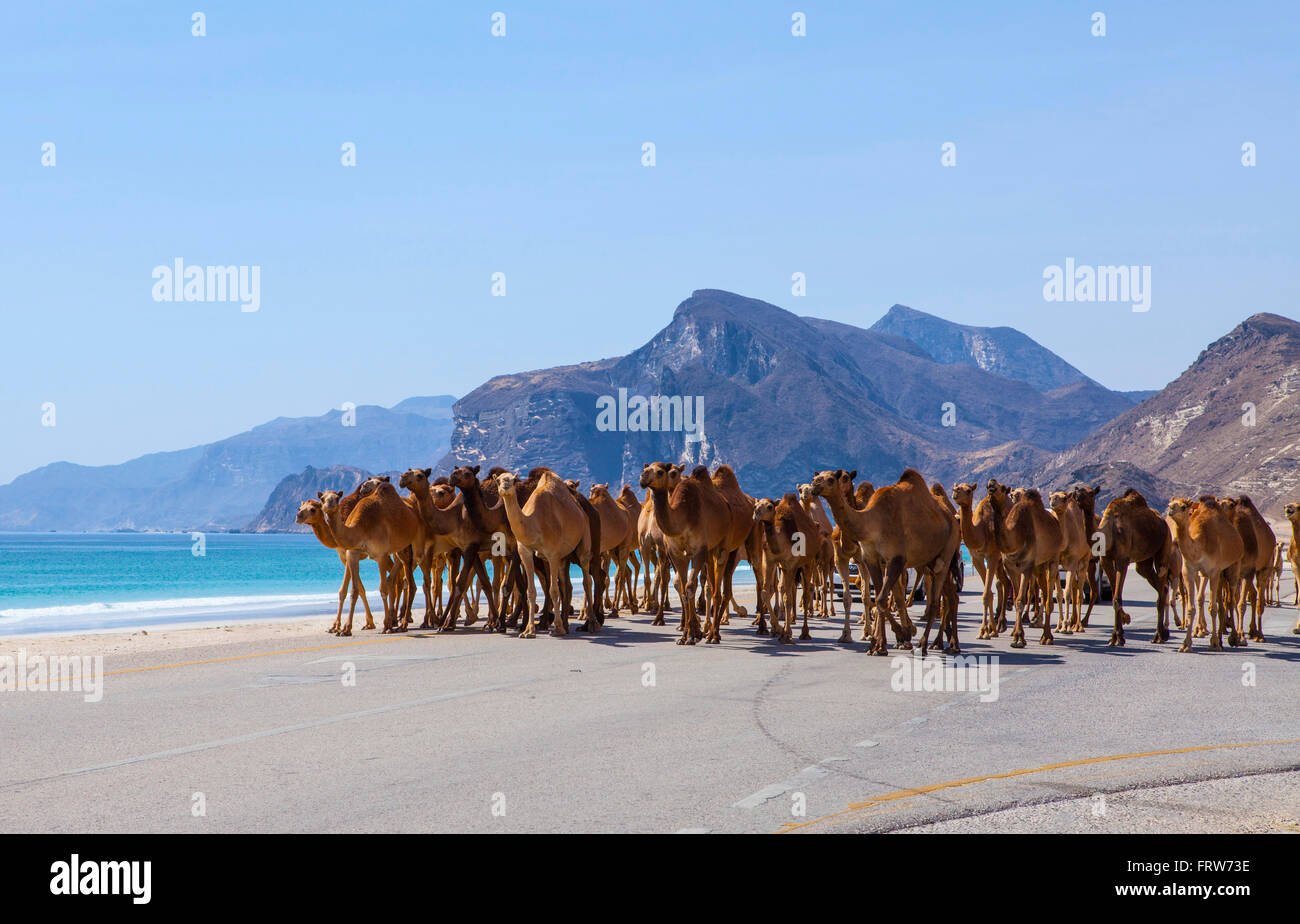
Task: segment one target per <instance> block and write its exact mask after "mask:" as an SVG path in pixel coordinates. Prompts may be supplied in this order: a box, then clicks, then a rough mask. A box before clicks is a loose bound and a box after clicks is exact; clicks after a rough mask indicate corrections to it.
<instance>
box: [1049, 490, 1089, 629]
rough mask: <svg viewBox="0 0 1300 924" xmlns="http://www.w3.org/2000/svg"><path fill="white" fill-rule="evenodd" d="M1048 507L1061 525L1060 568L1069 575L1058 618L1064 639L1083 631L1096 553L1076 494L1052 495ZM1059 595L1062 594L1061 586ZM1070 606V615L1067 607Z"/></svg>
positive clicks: (1054, 492) (1058, 591) (1058, 627)
mask: <svg viewBox="0 0 1300 924" xmlns="http://www.w3.org/2000/svg"><path fill="white" fill-rule="evenodd" d="M1047 500H1048V504H1049V506H1050V507H1051V511H1052V515H1053V516H1055V517H1056V521H1057V522H1058V523H1060V524H1061V535H1062V539H1063V545H1064V547H1063V548H1062V550H1061V558H1060V565H1061V568H1062V569H1063V570H1064V571H1065V599H1064V600H1062V601H1061V605H1060V613H1059V614H1058V615H1057V618H1056V631H1057V632H1060V633H1061V634H1063V635H1069V634H1071V633H1073V632H1082V631H1083V621H1082V618H1083V614H1082V606H1081V605H1080V602H1081V600H1082V598H1083V587H1082V585H1083V583H1084V581H1086V580H1087V573H1088V560H1089V559H1090V558H1091V557H1092V550H1091V548H1090V547H1089V545H1088V539H1087V537H1086V536H1085V535H1084V525H1083V511H1082V510H1081V509H1079V503H1078V501H1076V500H1075V499H1074V494H1072V493H1069V492H1066V491H1053V492H1052V493H1051V494H1049V495H1048V498H1047ZM1056 591H1057V594H1058V598H1059V594H1060V592H1061V591H1060V585H1059V584H1057V586H1056ZM1067 604H1068V606H1069V613H1068V614H1067V612H1066V606H1067Z"/></svg>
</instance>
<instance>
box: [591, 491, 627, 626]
mask: <svg viewBox="0 0 1300 924" xmlns="http://www.w3.org/2000/svg"><path fill="white" fill-rule="evenodd" d="M587 500H588V501H589V502H590V504H591V506H592V507H594V508H595V510H596V515H597V516H599V517H600V551H599V554H600V570H601V571H602V572H603V573H605V574H608V573H609V566H610V564H611V563H612V564H613V565H614V597H613V599H611V600H610V603H609V607H610V612H609V615H611V616H617V615H618V593H619V589H620V587H621V586H622V585H623V584H624V583H625V580H626V576H625V574H624V571H625V570H626V569H627V562H626V561H625V560H624V558H623V557H622V550H623V549H624V548H626V546H627V541H628V536H629V535H633V534H634V533H635V531H636V521H635V520H630V518H629V516H628V512H627V510H625V509H624V508H623V507H622V506H621V505H620V504H619V503H618V501H616V500H615V499H614V497H613V495H611V494H610V493H609V485H608V484H593V485H592V486H591V490H590V491H589V492H588V497H587Z"/></svg>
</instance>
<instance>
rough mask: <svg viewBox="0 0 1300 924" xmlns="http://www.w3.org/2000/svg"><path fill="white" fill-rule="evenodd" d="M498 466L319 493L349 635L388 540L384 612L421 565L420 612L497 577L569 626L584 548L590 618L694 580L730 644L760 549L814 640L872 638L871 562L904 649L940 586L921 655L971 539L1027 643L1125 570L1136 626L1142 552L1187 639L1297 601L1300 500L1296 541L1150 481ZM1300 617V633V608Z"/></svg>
mask: <svg viewBox="0 0 1300 924" xmlns="http://www.w3.org/2000/svg"><path fill="white" fill-rule="evenodd" d="M479 471H480V466H477V465H475V466H473V467H469V466H460V467H458V468H455V469H454V470H453V471H452V472H451V473H450V474H449V475H446V476H442V477H438V478H433V477H432V475H433V471H432V469H427V468H426V469H420V468H412V469H408V470H407V471H406V472H404V473H403V474H402V475H401V477H400V478H399V479H398V484H397V486H394V485H393V484H392V483H391V479H390V478H389V476H386V475H385V476H376V477H372V478H368V479H366V480H365V481H364V482H362V484H360V485H359V486H358V487H357V488H356V490H354V491H352V492H351V493H349V494H346V495H344V494H343V493H342V492H339V491H323V492H320V493H319V494H318V495H317V496H316V497H315V498H312V499H310V500H307V501H304V502H303V503H302V504H301V506H300V507H299V510H298V515H297V522H299V523H302V524H306V525H308V526H310V527H311V529H312V531H313V532H314V533H315V535H316V538H317V539H319V540H320V542H321V543H322V544H323V545H325V546H326V547H327V548H330V549H333V550H334V551H335V552H336V553H337V554H338V556H339V561H340V562H341V563H342V564H343V566H344V575H343V583H342V585H341V586H340V588H339V593H338V599H339V605H338V613H337V615H336V617H335V620H334V623H333V625H332V626H331V627H330V632H331V633H335V634H338V635H344V636H347V635H351V634H352V622H353V616H354V614H355V611H356V605H357V601H358V599H360V600H361V603H362V606H363V608H364V611H365V617H366V624H365V628H367V629H373V628H375V623H374V619H373V616H372V613H371V610H370V605H369V602H368V601H367V599H366V594H365V588H364V587H363V586H362V583H361V572H360V564H361V561H362V560H363V559H366V558H370V559H373V560H374V561H375V562H377V563H378V565H379V575H380V587H379V595H380V598H381V600H382V601H383V606H384V616H383V631H385V632H403V631H406V629H407V628H408V626H409V625H410V622H411V619H412V616H411V613H412V608H413V604H414V602H415V599H416V581H415V572H416V569H417V568H418V569H419V570H420V572H421V573H422V575H423V582H422V588H423V595H424V605H425V611H424V621H423V622H422V623H421V626H420V628H424V629H437V630H439V631H444V632H449V631H453V630H454V629H455V628H456V626H457V624H458V621H460V620H461V619H462V617H463V620H464V621H463V625H464V626H467V627H468V626H470V625H473V624H474V623H475V622H476V621H477V619H478V610H479V601H480V600H481V599H482V598H484V597H486V602H487V608H488V618H487V623H486V626H485V628H486V629H487V630H488V631H498V632H506V631H508V630H518V632H519V634H520V635H521V636H523V637H526V638H532V637H535V635H536V633H537V631H538V629H541V630H543V631H545V630H547V629H549V630H550V631H551V632H552V634H555V635H564V634H567V632H568V631H569V617H570V616H571V615H574V614H575V609H574V599H573V592H574V586H573V585H574V584H575V583H576V581H574V580H571V578H570V574H571V569H572V568H576V569H577V571H578V573H579V574H580V575H581V580H582V597H581V602H580V604H579V609H578V610H577V611H576V617H577V620H578V623H579V628H580V629H582V630H583V631H587V632H599V631H600V630H601V628H602V626H603V625H604V623H605V620H606V618H607V617H617V616H618V613H619V610H620V609H622V608H626V609H627V610H628V611H630V612H632V613H637V612H639V610H641V609H644V610H646V611H647V612H650V613H652V614H653V615H654V620H653V623H652V624H653V625H664V624H665V620H664V615H665V613H666V612H668V611H669V609H670V605H669V604H670V596H669V588H670V587H673V588H675V589H676V591H677V599H678V601H679V604H680V620H679V623H678V630H679V632H680V637H679V638H678V644H684V645H689V644H695V643H696V642H699V641H703V642H704V643H705V644H716V643H718V642H720V641H721V638H722V635H721V629H722V626H724V625H728V624H729V622H730V617H731V616H732V615H733V614H734V615H736V616H738V617H742V618H743V617H747V616H748V615H749V614H748V613H747V612H746V610H745V608H744V607H742V606H740V605H739V604H738V603H737V602H736V600H735V598H734V595H733V587H732V581H733V578H734V575H735V572H736V568H737V566H738V565H739V564H740V563H741V562H742V561H744V562H748V563H749V567H750V568H751V570H752V571H753V573H754V577H755V583H756V589H757V606H756V609H757V613H755V614H754V618H753V622H752V625H754V626H756V627H757V630H756V631H757V633H758V634H759V635H769V634H770V635H771V636H772V637H773V638H774V639H776V640H777V641H779V642H792V641H794V627H795V623H796V621H798V620H799V618H800V616H802V626H801V630H800V634H799V638H800V639H807V638H810V635H809V631H808V619H809V616H810V615H812V616H820V617H826V618H834V617H836V608H837V598H838V602H839V609H840V610H841V616H842V619H843V630H842V632H841V633H840V636H839V641H840V642H849V641H852V638H853V631H852V619H851V617H852V611H853V594H852V586H853V585H854V583H855V582H856V584H857V586H858V589H859V591H860V599H861V600H862V601H863V612H862V618H861V622H862V640H863V641H866V642H867V643H868V651H870V652H871V653H873V654H882V655H883V654H885V653H886V652H887V651H888V648H889V645H888V640H887V638H886V624H887V623H888V625H889V628H890V630H891V631H892V634H893V636H894V644H895V647H896V648H898V649H903V650H910V649H911V648H912V647H913V646H912V640H913V639H914V638H915V636H916V635H917V632H918V626H917V625H914V624H913V622H912V620H911V619H910V617H909V613H908V607H909V604H911V603H912V602H913V601H914V600H915V599H917V597H918V595H921V599H923V600H924V603H925V610H924V614H923V621H924V626H923V628H920V650H921V653H922V654H924V653H926V652H927V650H928V648H929V645H930V633H931V630H932V629H934V628H935V623H936V620H937V624H938V626H937V629H938V631H937V634H936V635H935V645H936V646H937V647H938V648H940V649H946V650H948V651H950V652H952V653H958V652H959V651H960V647H959V641H958V635H957V600H958V594H959V588H960V586H961V576H962V574H963V563H962V557H961V550H960V546H961V545H962V544H964V545H965V546H966V548H967V550H968V551H969V553H970V557H971V562H972V564H973V566H974V568H975V570H976V572H977V573H978V574H979V576H980V579H981V581H982V582H983V593H982V601H981V602H982V619H981V622H980V630H979V638H981V639H988V638H996V637H997V636H999V635H1000V634H1001V633H1002V632H1005V631H1006V630H1007V628H1008V616H1009V614H1010V616H1011V624H1010V630H1011V631H1010V638H1011V647H1013V648H1023V647H1025V644H1026V642H1025V629H1026V627H1027V626H1033V627H1041V629H1042V635H1041V636H1040V638H1039V642H1040V644H1043V645H1051V644H1053V643H1054V641H1055V635H1054V633H1053V627H1052V616H1053V612H1054V610H1055V615H1056V626H1055V633H1056V634H1060V635H1070V634H1074V633H1080V632H1084V631H1086V630H1087V628H1088V619H1089V617H1090V616H1091V614H1092V609H1093V605H1094V604H1095V603H1096V601H1097V600H1098V599H1099V597H1100V589H1101V588H1100V580H1099V574H1104V575H1105V577H1106V578H1107V579H1108V580H1109V582H1110V584H1111V587H1112V589H1113V590H1112V593H1113V611H1114V628H1113V630H1112V632H1111V637H1110V644H1111V645H1115V646H1121V645H1123V644H1124V642H1125V639H1124V625H1125V624H1127V623H1128V622H1129V621H1130V617H1129V615H1128V614H1127V613H1126V612H1125V611H1124V607H1123V593H1124V583H1125V578H1126V575H1127V573H1128V566H1129V565H1130V564H1132V565H1135V566H1136V569H1137V572H1138V574H1139V575H1141V576H1142V577H1143V578H1144V579H1145V580H1146V581H1147V582H1148V583H1150V584H1151V586H1152V587H1153V588H1154V590H1155V592H1156V628H1155V631H1154V634H1153V638H1152V641H1154V642H1163V641H1166V640H1168V639H1169V637H1170V627H1169V612H1168V611H1169V610H1171V609H1172V610H1173V617H1174V620H1175V627H1176V628H1177V629H1178V630H1180V631H1185V633H1186V635H1185V638H1184V639H1183V642H1182V645H1181V647H1180V649H1179V650H1180V651H1189V650H1191V647H1192V640H1193V638H1201V637H1205V636H1209V647H1210V648H1211V649H1221V648H1222V646H1223V636H1224V634H1225V632H1226V634H1227V638H1228V644H1229V645H1245V644H1247V640H1250V641H1263V640H1264V635H1263V631H1262V617H1263V610H1264V607H1265V606H1266V605H1277V604H1279V603H1280V597H1281V573H1282V566H1283V556H1284V549H1288V548H1289V551H1287V552H1286V555H1287V560H1288V561H1289V562H1290V565H1291V569H1292V573H1293V574H1294V573H1297V572H1298V571H1300V561H1298V560H1297V552H1296V550H1297V548H1300V543H1298V542H1297V534H1298V533H1300V503H1293V504H1288V505H1287V506H1286V518H1287V520H1288V521H1289V522H1290V524H1291V528H1292V540H1291V543H1290V545H1289V547H1288V546H1286V545H1285V544H1282V543H1278V542H1277V540H1276V537H1275V536H1274V534H1273V531H1272V529H1271V528H1270V527H1269V525H1268V523H1267V521H1265V519H1264V518H1263V516H1262V515H1261V514H1260V513H1259V511H1258V510H1257V509H1256V508H1255V505H1254V504H1253V503H1251V500H1250V498H1248V497H1246V496H1244V495H1242V496H1240V497H1237V498H1229V497H1223V498H1216V497H1214V496H1212V495H1209V494H1206V495H1203V496H1201V497H1200V498H1198V499H1196V500H1191V499H1189V498H1174V499H1173V500H1172V501H1171V502H1170V504H1169V506H1168V508H1167V510H1166V511H1165V513H1164V514H1163V515H1162V514H1161V513H1159V512H1157V511H1156V510H1153V509H1152V508H1151V507H1149V506H1148V505H1147V502H1146V500H1145V499H1144V498H1143V497H1142V495H1141V494H1140V493H1138V492H1137V491H1134V490H1132V489H1130V490H1128V491H1126V492H1125V493H1124V494H1123V495H1121V496H1120V497H1117V498H1115V499H1114V500H1112V501H1110V503H1109V504H1107V505H1106V507H1105V509H1104V510H1103V512H1102V514H1101V517H1100V519H1099V518H1098V516H1097V514H1096V509H1095V505H1096V500H1097V495H1098V493H1099V489H1098V488H1097V487H1095V486H1094V487H1087V486H1079V487H1076V488H1074V489H1073V490H1071V491H1054V492H1051V493H1050V494H1049V495H1048V498H1047V502H1046V503H1044V501H1043V496H1042V494H1041V493H1040V492H1039V491H1038V490H1036V489H1034V488H1011V487H1009V486H1007V485H1004V484H1001V483H999V482H998V481H997V480H995V479H990V480H989V481H988V483H987V485H986V488H985V492H984V496H983V497H981V498H980V499H979V500H978V502H977V501H976V498H975V494H976V491H977V487H976V485H975V484H973V483H969V482H963V483H958V484H955V485H953V488H952V494H951V498H950V497H949V494H948V492H946V491H945V490H944V488H943V486H942V485H940V484H938V483H935V484H927V483H926V481H925V479H924V478H923V477H922V476H921V475H920V473H919V472H917V471H916V470H915V469H910V468H909V469H907V470H906V471H904V472H903V474H902V475H901V476H900V477H899V479H898V481H897V483H895V484H892V485H884V486H882V487H879V488H876V487H875V486H873V485H872V484H870V483H868V482H866V481H860V482H859V481H857V472H856V471H845V470H844V469H833V470H831V469H828V470H825V471H819V472H816V473H814V474H813V475H812V477H811V479H810V480H809V481H808V482H807V483H805V484H800V485H797V486H796V489H795V490H794V491H790V492H787V493H785V494H784V495H783V496H782V497H780V498H766V497H764V498H755V497H751V496H750V495H748V494H746V493H745V492H744V490H742V489H741V486H740V483H739V482H738V481H737V479H736V475H735V473H734V472H733V471H732V469H731V468H730V467H729V466H727V465H720V466H718V467H717V469H715V470H714V471H713V472H712V473H710V472H709V470H708V469H707V468H705V467H704V466H697V467H696V468H695V469H694V470H693V471H691V472H689V473H687V472H686V471H685V466H684V465H681V464H675V463H672V462H652V463H650V464H648V465H646V466H645V467H644V469H643V470H642V473H641V478H640V487H641V488H643V489H644V490H645V495H644V498H638V496H637V493H636V491H634V490H633V489H632V488H631V487H629V486H628V485H623V487H622V490H621V491H620V492H619V493H618V494H617V495H615V494H613V493H611V491H610V490H609V485H607V484H596V485H593V486H592V487H591V488H590V490H589V491H588V492H587V493H586V494H585V495H584V494H583V493H582V492H581V491H580V490H579V484H578V482H576V481H566V480H563V479H561V478H560V477H559V476H558V475H557V474H556V473H555V472H553V471H551V470H550V469H549V468H545V467H537V468H534V469H533V470H532V471H530V472H529V473H528V474H527V476H526V477H520V476H519V475H517V474H516V473H514V472H510V471H506V470H504V469H501V468H493V469H492V470H491V471H489V472H487V473H486V475H483V476H480V474H479ZM399 489H401V490H404V491H406V492H407V493H406V494H405V495H403V494H402V493H400V491H399ZM823 504H825V506H823ZM827 507H829V509H830V512H829V515H828V513H827V510H826V508H827ZM489 565H490V567H489ZM855 571H856V575H855ZM611 572H612V574H611ZM444 576H445V577H446V582H447V594H446V599H445V600H444V594H443V581H444ZM837 577H838V579H839V580H838V585H839V586H838V593H837V587H836V584H837V582H836V578H837ZM638 584H640V592H639V593H638ZM909 584H910V588H911V589H910V590H909ZM539 585H540V587H541V591H542V597H543V599H542V602H541V604H540V605H539V603H538V599H537V596H538V594H537V591H538V586H539ZM349 596H350V605H349V606H348V613H347V619H346V621H345V620H344V617H343V608H344V604H345V603H346V602H348V599H349ZM1207 598H1208V610H1209V620H1210V621H1209V623H1208V624H1207V622H1206V610H1207ZM1298 602H1300V601H1298ZM1085 604H1086V608H1085ZM1180 604H1181V615H1180V613H1179V608H1180ZM1193 609H1194V610H1195V613H1196V618H1195V619H1193V618H1192V611H1193ZM769 623H770V626H771V628H770V630H769V628H768V625H769ZM1293 631H1295V632H1297V633H1300V624H1297V626H1296V628H1295V630H1293Z"/></svg>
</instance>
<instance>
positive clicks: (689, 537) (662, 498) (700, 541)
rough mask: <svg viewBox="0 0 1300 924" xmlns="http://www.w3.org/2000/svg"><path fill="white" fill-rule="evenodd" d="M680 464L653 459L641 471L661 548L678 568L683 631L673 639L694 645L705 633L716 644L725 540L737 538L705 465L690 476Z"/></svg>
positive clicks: (726, 553) (728, 510)
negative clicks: (700, 587)
mask: <svg viewBox="0 0 1300 924" xmlns="http://www.w3.org/2000/svg"><path fill="white" fill-rule="evenodd" d="M683 468H684V466H682V465H674V464H673V463H671V462H651V463H650V464H648V465H646V466H645V467H644V468H643V469H642V471H641V487H643V488H647V489H649V491H650V500H651V503H652V504H653V506H654V517H655V523H657V524H658V526H659V529H660V530H661V531H662V532H663V536H664V549H665V551H666V552H667V557H668V559H669V561H670V563H671V564H672V566H673V569H674V570H675V571H676V572H677V595H678V598H679V599H680V601H681V605H682V636H681V638H679V639H678V640H677V643H678V644H679V645H693V644H695V642H696V641H698V640H699V639H700V638H703V639H704V643H705V644H706V645H709V644H713V645H716V644H718V643H720V642H721V641H722V637H721V633H720V632H719V625H720V623H721V609H722V607H723V606H724V605H725V602H726V601H725V597H723V593H722V572H723V571H724V570H725V567H726V562H727V558H728V556H729V554H730V550H729V549H728V544H729V543H730V542H731V541H733V539H734V538H735V532H734V531H733V526H734V523H733V517H732V508H731V507H730V506H729V504H728V502H727V499H726V498H724V497H723V496H722V495H721V494H720V493H718V489H717V488H716V487H715V486H714V484H713V480H712V479H711V478H710V477H709V472H708V469H706V468H705V467H704V466H702V465H698V466H696V467H695V470H694V471H692V472H691V474H690V476H689V477H686V478H681V477H680V476H681V474H682V470H683ZM674 474H675V475H676V477H674ZM674 483H675V486H674ZM670 490H671V494H670V493H669V492H670ZM751 517H752V514H751ZM692 569H693V570H692ZM701 571H703V574H704V576H703V584H704V587H705V591H706V594H707V596H708V610H707V611H706V613H705V626H704V628H703V629H701V627H700V622H699V617H698V615H697V613H696V608H695V586H696V583H697V582H699V581H700V572H701Z"/></svg>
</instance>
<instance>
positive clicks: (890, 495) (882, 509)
mask: <svg viewBox="0 0 1300 924" xmlns="http://www.w3.org/2000/svg"><path fill="white" fill-rule="evenodd" d="M812 486H813V493H814V494H817V495H818V496H820V497H825V498H826V499H827V501H828V502H829V503H830V505H831V514H832V515H833V516H834V517H835V522H836V523H837V524H839V526H840V528H841V529H842V530H843V532H844V534H845V535H846V536H847V537H848V538H851V539H852V540H853V541H855V542H856V543H857V545H858V547H859V549H860V550H861V553H862V559H863V561H864V563H865V564H866V568H867V571H868V572H869V573H870V577H871V583H872V585H873V586H874V587H875V588H877V594H876V602H875V605H874V609H875V618H874V620H873V629H872V641H871V645H870V647H869V649H868V650H869V652H870V653H872V654H877V655H886V654H887V653H888V646H887V644H886V642H885V618H886V610H887V609H888V606H889V603H888V599H889V598H888V593H889V589H890V588H893V587H894V586H895V585H896V584H897V583H898V582H899V578H901V577H902V576H903V573H904V571H905V570H906V569H907V568H914V569H916V570H918V571H919V572H921V573H922V574H923V575H924V578H925V580H926V587H925V593H926V597H925V619H926V625H925V632H924V633H923V634H922V636H921V653H922V655H923V656H924V655H925V654H926V652H927V649H928V645H929V637H930V629H931V627H932V626H933V623H934V618H935V616H936V615H939V614H941V613H943V608H944V606H945V605H946V606H949V607H950V608H951V618H946V617H945V618H941V619H940V628H939V631H940V635H942V634H943V632H944V630H945V628H946V629H947V630H948V633H949V641H950V643H951V647H952V652H953V653H954V654H957V653H959V652H960V648H959V646H958V641H957V620H956V587H955V586H954V585H953V582H952V570H951V569H952V559H953V555H954V554H956V552H957V547H958V544H959V543H960V542H961V530H960V528H959V526H958V523H957V520H956V519H955V518H954V517H952V516H951V515H949V514H948V512H947V510H945V509H944V507H943V506H942V505H941V504H940V503H939V502H938V501H937V500H935V498H934V496H933V495H931V494H930V488H929V486H928V485H927V484H926V482H925V479H924V478H922V477H921V474H920V473H919V472H918V471H916V469H912V468H908V469H905V470H904V471H903V473H902V475H900V476H899V479H898V482H897V483H896V484H893V485H887V486H885V487H882V488H877V489H876V490H875V491H874V493H873V494H872V495H871V500H870V501H868V502H867V505H866V507H865V508H863V509H862V510H855V509H853V508H852V507H850V505H849V504H848V502H847V499H846V497H845V493H844V488H843V482H842V480H841V477H840V474H839V473H837V472H834V471H823V472H818V473H817V474H816V475H815V476H814V477H813V480H812ZM866 599H867V598H866V596H865V595H864V596H863V600H864V601H865V600H866ZM890 618H891V621H892V616H891V617H890ZM894 632H895V640H896V642H897V643H898V646H899V647H900V648H910V647H911V642H910V636H904V635H903V631H902V629H901V627H898V626H895V628H894ZM847 634H848V617H847V616H845V620H844V634H843V635H841V640H842V641H843V640H847V639H846V636H847Z"/></svg>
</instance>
